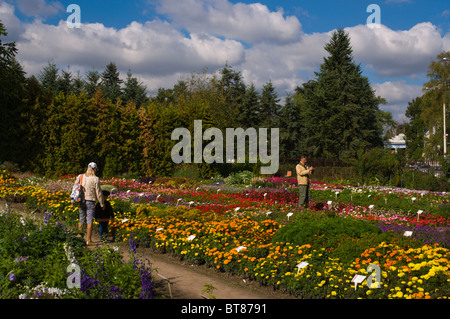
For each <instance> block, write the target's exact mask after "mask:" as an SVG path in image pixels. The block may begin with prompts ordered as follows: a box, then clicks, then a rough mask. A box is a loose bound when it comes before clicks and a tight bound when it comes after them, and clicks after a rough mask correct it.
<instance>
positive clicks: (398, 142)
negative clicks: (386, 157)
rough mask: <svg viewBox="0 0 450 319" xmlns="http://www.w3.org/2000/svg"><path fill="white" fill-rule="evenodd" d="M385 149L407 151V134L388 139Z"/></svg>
mask: <svg viewBox="0 0 450 319" xmlns="http://www.w3.org/2000/svg"><path fill="white" fill-rule="evenodd" d="M384 147H386V148H389V149H391V150H393V151H395V152H397V150H398V149H406V137H405V134H403V133H401V134H399V135H397V136H394V137H393V138H391V139H388V140H387V141H386V142H384Z"/></svg>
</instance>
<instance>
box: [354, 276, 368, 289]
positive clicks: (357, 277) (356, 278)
mask: <svg viewBox="0 0 450 319" xmlns="http://www.w3.org/2000/svg"><path fill="white" fill-rule="evenodd" d="M364 279H366V276H363V275H355V277H353V279H352V282H354V283H355V290H356V287H357V286H358V284H360V283H362V282H363V281H364Z"/></svg>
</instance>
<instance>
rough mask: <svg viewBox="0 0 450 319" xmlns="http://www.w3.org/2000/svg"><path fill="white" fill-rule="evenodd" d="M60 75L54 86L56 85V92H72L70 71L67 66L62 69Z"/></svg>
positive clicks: (65, 93)
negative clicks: (65, 68)
mask: <svg viewBox="0 0 450 319" xmlns="http://www.w3.org/2000/svg"><path fill="white" fill-rule="evenodd" d="M61 73H62V74H61V76H60V77H59V78H58V79H57V81H56V82H57V84H56V86H57V87H58V92H62V93H64V95H67V94H69V93H72V73H71V72H70V70H69V68H68V69H67V71H66V70H62V72H61Z"/></svg>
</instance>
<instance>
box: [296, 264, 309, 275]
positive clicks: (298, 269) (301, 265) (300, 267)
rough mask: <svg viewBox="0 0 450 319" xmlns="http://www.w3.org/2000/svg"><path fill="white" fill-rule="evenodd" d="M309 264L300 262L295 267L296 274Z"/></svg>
mask: <svg viewBox="0 0 450 319" xmlns="http://www.w3.org/2000/svg"><path fill="white" fill-rule="evenodd" d="M308 265H309V263H308V262H306V261H302V262H301V263H299V264H298V265H297V266H296V267H297V273H298V272H299V271H300V269H302V268H305V267H306V266H308Z"/></svg>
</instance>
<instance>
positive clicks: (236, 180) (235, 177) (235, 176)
mask: <svg viewBox="0 0 450 319" xmlns="http://www.w3.org/2000/svg"><path fill="white" fill-rule="evenodd" d="M253 177H254V175H253V173H252V172H250V171H242V172H236V173H231V174H230V176H228V177H226V178H225V179H224V182H225V184H228V185H235V184H240V185H249V184H250V183H251V181H252V178H253Z"/></svg>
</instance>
